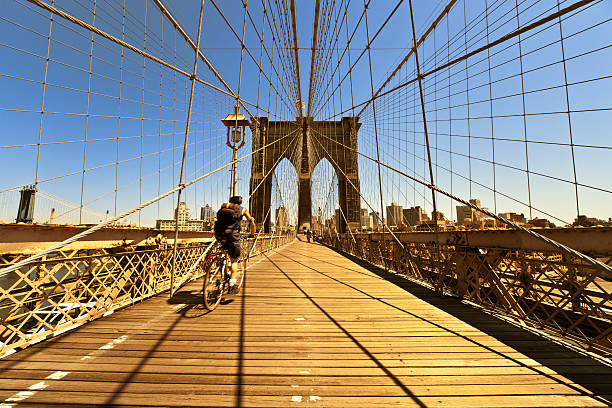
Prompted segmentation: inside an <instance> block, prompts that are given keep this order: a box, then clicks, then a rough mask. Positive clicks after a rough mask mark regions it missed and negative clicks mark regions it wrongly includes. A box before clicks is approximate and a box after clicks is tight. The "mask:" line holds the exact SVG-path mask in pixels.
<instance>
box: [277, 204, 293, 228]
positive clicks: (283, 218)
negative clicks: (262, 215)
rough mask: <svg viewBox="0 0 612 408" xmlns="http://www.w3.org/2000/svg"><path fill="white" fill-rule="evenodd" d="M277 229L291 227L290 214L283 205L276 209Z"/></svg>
mask: <svg viewBox="0 0 612 408" xmlns="http://www.w3.org/2000/svg"><path fill="white" fill-rule="evenodd" d="M274 220H275V221H274V223H275V224H276V228H286V227H287V226H289V212H288V211H287V209H286V208H285V207H283V206H282V205H281V206H280V207H278V208H277V209H276V217H275V218H274Z"/></svg>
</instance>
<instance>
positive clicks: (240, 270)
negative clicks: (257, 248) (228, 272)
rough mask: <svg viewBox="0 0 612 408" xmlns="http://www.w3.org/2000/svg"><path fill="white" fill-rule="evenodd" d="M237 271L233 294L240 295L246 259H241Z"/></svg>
mask: <svg viewBox="0 0 612 408" xmlns="http://www.w3.org/2000/svg"><path fill="white" fill-rule="evenodd" d="M237 269H238V270H237V271H236V274H237V276H236V289H234V292H233V293H234V294H236V293H240V291H241V290H242V284H243V283H244V275H245V274H246V258H242V259H240V260H239V261H238V268H237Z"/></svg>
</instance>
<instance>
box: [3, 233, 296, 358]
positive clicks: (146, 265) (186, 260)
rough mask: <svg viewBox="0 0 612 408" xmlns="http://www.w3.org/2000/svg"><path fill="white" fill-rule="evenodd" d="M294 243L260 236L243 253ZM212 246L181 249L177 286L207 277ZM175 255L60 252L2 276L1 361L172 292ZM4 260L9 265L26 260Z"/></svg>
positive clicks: (161, 249) (159, 249)
mask: <svg viewBox="0 0 612 408" xmlns="http://www.w3.org/2000/svg"><path fill="white" fill-rule="evenodd" d="M293 238H294V237H293V236H292V235H283V236H260V237H259V238H258V239H250V240H247V241H246V242H245V245H244V248H243V251H244V253H245V254H250V256H255V255H259V254H262V253H264V252H266V251H269V250H272V249H275V248H278V247H279V246H281V245H284V244H286V243H288V242H290V241H291V240H293ZM208 247H209V243H199V244H181V245H179V246H178V248H177V251H176V266H175V268H176V269H175V274H174V278H175V282H181V284H184V283H185V282H188V281H190V280H193V279H197V278H200V277H201V276H202V274H203V273H204V271H205V270H204V268H203V267H201V266H202V262H203V261H204V260H205V257H203V256H202V255H203V254H204V253H205V251H206V250H207V248H208ZM172 253H173V249H172V246H167V245H165V244H161V245H159V246H151V247H137V248H134V249H126V248H123V249H121V248H113V249H97V250H82V251H70V252H61V251H60V252H57V253H55V254H54V256H52V257H46V259H43V260H40V261H36V262H32V263H30V264H28V265H26V266H24V267H22V268H20V269H18V270H17V271H15V272H13V273H11V274H10V275H8V276H2V279H3V285H0V323H1V330H0V356H2V355H6V354H7V353H10V352H12V351H14V350H16V349H18V348H22V347H26V346H28V345H31V344H33V343H36V342H39V341H42V340H44V339H47V338H49V337H52V336H54V335H57V334H60V333H62V332H64V331H66V330H69V329H71V328H74V327H76V326H79V325H81V324H83V323H86V322H88V321H91V320H93V319H96V318H99V317H102V316H105V315H106V314H109V313H111V312H112V311H114V310H117V309H119V308H122V307H125V306H128V305H131V304H133V303H136V302H139V301H142V300H144V299H146V298H149V297H151V296H154V295H157V294H159V293H162V292H164V291H167V290H169V289H170V282H171V270H172ZM0 259H2V263H3V264H5V265H7V266H8V265H11V264H13V263H16V262H17V261H19V260H20V259H21V257H20V256H16V257H15V256H12V255H4V256H0ZM176 286H177V283H175V288H176Z"/></svg>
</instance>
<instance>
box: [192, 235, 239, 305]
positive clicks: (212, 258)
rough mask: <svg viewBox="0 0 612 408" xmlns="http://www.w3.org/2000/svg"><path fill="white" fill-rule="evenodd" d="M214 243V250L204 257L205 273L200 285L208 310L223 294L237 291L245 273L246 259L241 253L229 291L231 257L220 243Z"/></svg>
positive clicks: (218, 301) (217, 302)
mask: <svg viewBox="0 0 612 408" xmlns="http://www.w3.org/2000/svg"><path fill="white" fill-rule="evenodd" d="M214 245H215V248H213V250H214V252H212V253H210V254H208V256H207V258H206V264H205V268H206V275H205V276H204V283H203V286H202V298H203V303H204V307H206V309H208V310H214V309H215V308H216V307H217V305H218V304H219V303H220V302H221V300H222V299H223V296H224V295H225V294H232V295H234V294H237V293H239V292H240V290H241V289H242V283H243V282H244V275H245V273H246V259H245V258H244V255H242V256H241V259H240V260H239V261H238V272H237V274H238V275H237V278H236V285H235V286H234V290H233V291H232V293H230V292H229V288H230V285H229V281H230V276H231V259H230V257H229V255H228V254H227V252H225V250H223V249H222V248H221V244H220V243H218V242H217V243H215V244H214Z"/></svg>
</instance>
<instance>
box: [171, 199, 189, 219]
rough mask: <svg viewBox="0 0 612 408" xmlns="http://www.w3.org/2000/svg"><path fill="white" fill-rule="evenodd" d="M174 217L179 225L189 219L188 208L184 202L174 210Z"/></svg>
mask: <svg viewBox="0 0 612 408" xmlns="http://www.w3.org/2000/svg"><path fill="white" fill-rule="evenodd" d="M174 217H176V218H178V222H179V224H180V223H182V222H185V221H187V220H188V219H189V208H187V204H186V203H185V202H184V201H181V202H180V203H179V205H178V207H176V209H175V210H174Z"/></svg>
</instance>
